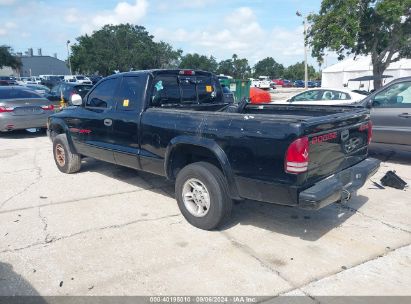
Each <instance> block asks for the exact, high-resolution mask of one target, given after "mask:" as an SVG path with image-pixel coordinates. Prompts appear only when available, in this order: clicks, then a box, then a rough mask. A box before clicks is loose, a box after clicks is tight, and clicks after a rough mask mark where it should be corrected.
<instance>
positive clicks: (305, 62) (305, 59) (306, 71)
mask: <svg viewBox="0 0 411 304" xmlns="http://www.w3.org/2000/svg"><path fill="white" fill-rule="evenodd" d="M295 14H296V15H297V16H298V17H302V18H303V25H304V88H305V89H307V88H308V66H307V45H306V43H305V40H306V37H307V16H303V14H301V13H300V12H299V11H297V12H296V13H295Z"/></svg>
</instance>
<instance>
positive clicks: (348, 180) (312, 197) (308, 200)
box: [298, 158, 380, 210]
mask: <svg viewBox="0 0 411 304" xmlns="http://www.w3.org/2000/svg"><path fill="white" fill-rule="evenodd" d="M379 167H380V161H379V160H377V159H374V158H367V159H365V160H363V161H362V162H360V163H358V164H356V165H354V166H352V167H350V168H347V169H345V170H343V171H341V172H339V173H336V174H334V175H332V176H330V177H328V178H326V179H323V180H321V181H319V182H318V183H316V184H315V185H314V186H312V187H311V188H308V189H306V190H304V191H302V192H300V194H299V196H298V202H299V204H298V206H299V207H300V208H302V209H311V210H317V209H320V208H322V207H325V206H327V205H329V204H332V203H335V202H338V201H344V200H348V199H349V198H350V197H351V194H352V193H353V192H355V191H356V190H358V189H359V188H361V187H362V186H363V185H364V184H365V182H366V180H367V179H368V178H369V177H371V176H372V175H374V174H375V172H377V170H378V168H379Z"/></svg>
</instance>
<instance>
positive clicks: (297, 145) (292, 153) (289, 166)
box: [284, 137, 309, 174]
mask: <svg viewBox="0 0 411 304" xmlns="http://www.w3.org/2000/svg"><path fill="white" fill-rule="evenodd" d="M308 152H309V141H308V137H302V138H298V139H296V140H294V141H293V142H292V143H291V144H290V145H289V146H288V149H287V152H286V154H285V166H284V167H285V171H286V172H287V173H296V174H298V173H303V172H306V171H307V169H308V161H309V157H308Z"/></svg>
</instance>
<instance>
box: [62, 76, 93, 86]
mask: <svg viewBox="0 0 411 304" xmlns="http://www.w3.org/2000/svg"><path fill="white" fill-rule="evenodd" d="M64 81H65V82H70V83H78V84H93V82H92V81H91V80H90V79H89V78H88V77H86V76H83V75H69V76H64Z"/></svg>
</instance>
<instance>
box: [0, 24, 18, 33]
mask: <svg viewBox="0 0 411 304" xmlns="http://www.w3.org/2000/svg"><path fill="white" fill-rule="evenodd" d="M15 28H17V25H16V24H15V23H14V22H6V23H5V24H4V25H3V26H2V27H0V36H6V35H8V34H9V33H10V31H12V30H14V29H15Z"/></svg>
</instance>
